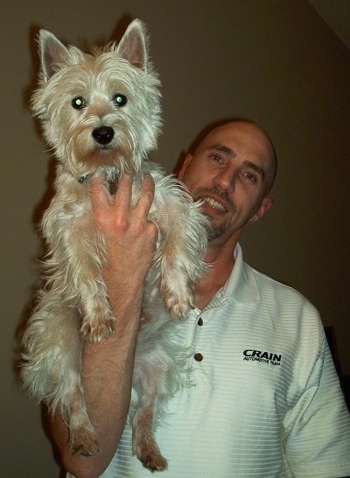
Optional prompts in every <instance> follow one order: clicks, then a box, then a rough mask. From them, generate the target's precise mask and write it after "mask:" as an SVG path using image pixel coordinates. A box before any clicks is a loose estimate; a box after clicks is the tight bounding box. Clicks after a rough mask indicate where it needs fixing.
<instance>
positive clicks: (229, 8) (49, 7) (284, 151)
mask: <svg viewBox="0 0 350 478" xmlns="http://www.w3.org/2000/svg"><path fill="white" fill-rule="evenodd" d="M330 1H331V0H330ZM133 17H140V18H141V19H143V20H144V21H145V22H146V24H147V25H148V27H149V31H150V34H151V52H152V56H153V59H154V62H155V64H156V67H157V70H158V71H159V73H160V77H161V80H162V83H163V95H164V101H163V105H164V120H165V127H164V133H163V135H162V137H161V139H160V142H159V150H158V154H157V155H156V156H155V157H156V158H157V159H158V160H159V161H160V162H162V163H163V164H164V165H165V166H166V167H167V168H168V169H169V170H171V169H172V168H173V167H174V165H175V163H176V160H177V158H178V157H179V155H180V153H181V151H182V150H185V149H186V148H187V147H188V146H189V144H190V143H191V140H192V139H193V137H194V136H195V135H196V133H197V132H198V131H199V130H200V129H201V128H202V127H204V126H206V125H207V124H208V123H210V122H211V121H213V120H218V119H221V118H223V117H226V116H241V117H242V116H243V117H247V118H251V119H255V120H256V121H257V122H259V123H261V125H263V126H264V127H265V128H266V129H267V130H268V131H269V132H270V134H271V136H272V138H273V140H274V142H275V145H276V149H277V151H278V156H279V159H280V169H279V176H278V181H277V184H276V187H275V189H274V196H275V200H276V204H275V206H274V208H273V209H272V210H271V212H270V213H269V215H268V217H266V219H265V220H264V221H263V222H262V223H260V224H257V225H252V226H249V229H248V230H247V232H246V234H245V236H244V238H243V241H242V242H243V245H244V247H245V257H246V260H247V261H248V262H250V263H251V264H252V265H253V266H255V267H256V268H258V269H260V270H263V271H264V272H266V273H268V274H270V275H272V276H273V277H275V278H277V279H279V280H281V281H283V282H286V283H288V284H290V285H291V286H293V287H295V288H297V289H299V290H300V291H301V292H302V293H303V294H304V295H306V296H307V297H308V298H309V299H310V300H311V301H312V302H313V303H314V304H315V305H316V306H317V307H318V308H319V310H320V312H321V314H322V317H323V321H324V323H325V324H327V325H334V326H335V329H336V335H337V340H338V348H339V355H340V359H341V363H342V366H343V370H344V372H346V373H348V374H349V373H350V351H349V350H350V348H349V329H350V325H349V309H350V303H349V297H350V294H349V264H350V261H349V226H350V222H349V213H348V209H347V207H348V204H349V199H350V197H349V191H350V187H349V180H350V174H349V173H350V133H349V132H350V117H349V111H350V91H349V85H350V52H349V51H348V50H346V48H345V47H344V46H343V45H342V44H341V43H340V41H339V40H338V39H337V38H336V37H335V36H334V34H333V33H332V32H331V31H330V30H329V28H328V27H327V26H326V24H325V23H324V22H323V21H322V20H321V19H320V17H319V16H318V15H317V14H316V13H315V11H314V10H313V9H312V7H311V6H310V5H309V4H308V3H307V1H306V0H290V1H287V0H215V1H210V0H190V1H188V0H187V1H185V0H176V1H175V0H173V1H171V0H104V1H103V2H101V1H97V0H75V1H73V0H72V1H69V0H61V1H56V0H55V1H54V0H42V1H39V0H37V1H35V0H32V1H31V0H28V1H22V0H5V2H3V3H2V9H1V19H0V32H1V33H0V35H1V41H0V49H1V56H0V58H1V59H2V73H1V108H0V111H1V117H0V122H1V127H0V142H1V159H0V167H1V174H0V180H1V188H0V193H1V205H2V219H1V224H2V234H1V241H2V242H3V246H2V248H1V250H2V267H1V321H0V326H1V334H0V337H1V339H0V340H1V346H0V354H1V382H0V383H1V393H0V400H1V406H0V414H1V423H0V430H1V436H0V475H1V477H2V478H10V477H11V478H13V477H16V478H21V477H25V478H44V477H45V478H47V477H56V476H58V467H57V466H56V465H55V463H54V460H53V457H52V453H51V449H50V445H49V443H48V441H47V440H46V438H45V434H44V432H43V429H42V426H41V421H40V413H39V409H38V407H37V406H36V405H35V404H34V403H31V402H29V401H28V400H27V399H26V398H25V397H23V396H22V395H21V394H20V392H19V390H18V387H17V384H16V382H15V377H14V373H13V359H14V349H15V332H16V329H17V327H18V326H19V324H20V322H21V320H22V319H23V317H24V316H25V314H26V309H27V307H28V304H29V303H30V300H31V297H32V291H33V287H34V286H35V283H36V277H35V264H34V257H35V256H36V254H37V252H38V250H39V241H38V237H37V235H36V232H35V229H34V224H33V222H34V221H37V220H38V217H39V215H40V211H41V205H42V204H43V203H44V202H45V198H46V197H47V193H48V182H47V176H48V171H49V166H50V161H49V159H48V155H47V154H45V152H44V149H45V146H44V144H43V142H42V141H41V139H40V138H39V137H38V135H37V129H36V127H35V124H34V122H33V120H32V119H31V117H30V114H29V112H28V108H27V104H26V99H27V93H28V90H30V89H31V88H32V86H33V80H34V71H35V70H34V66H36V65H37V57H36V54H35V51H36V45H35V43H34V39H33V35H34V34H35V33H36V32H37V30H38V28H39V27H44V28H46V29H48V30H51V31H53V32H54V33H55V34H56V35H57V36H59V37H60V38H61V39H63V40H65V41H69V42H71V43H74V44H78V45H80V46H82V45H83V44H84V42H85V41H88V42H94V41H98V40H102V41H103V40H108V39H110V37H111V35H112V34H113V33H116V34H117V36H118V38H119V36H120V33H121V30H122V29H123V28H124V26H125V24H126V23H127V20H128V19H130V18H133ZM51 169H52V164H51Z"/></svg>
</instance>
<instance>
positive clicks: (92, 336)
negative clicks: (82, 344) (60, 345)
mask: <svg viewBox="0 0 350 478" xmlns="http://www.w3.org/2000/svg"><path fill="white" fill-rule="evenodd" d="M114 323H115V319H114V318H113V317H112V318H107V319H104V320H100V319H99V320H98V321H96V323H95V322H90V321H88V320H85V321H84V322H83V324H82V325H81V327H80V333H81V334H82V336H83V337H84V339H85V340H87V341H88V342H94V343H98V342H103V341H104V340H106V339H107V338H108V337H109V336H110V335H111V334H112V333H113V331H114Z"/></svg>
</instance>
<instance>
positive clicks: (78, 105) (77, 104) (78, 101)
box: [72, 96, 86, 110]
mask: <svg viewBox="0 0 350 478" xmlns="http://www.w3.org/2000/svg"><path fill="white" fill-rule="evenodd" d="M72 106H73V108H75V109H76V110H82V109H83V108H85V107H86V101H85V99H84V98H83V97H82V96H77V97H76V98H73V99H72Z"/></svg>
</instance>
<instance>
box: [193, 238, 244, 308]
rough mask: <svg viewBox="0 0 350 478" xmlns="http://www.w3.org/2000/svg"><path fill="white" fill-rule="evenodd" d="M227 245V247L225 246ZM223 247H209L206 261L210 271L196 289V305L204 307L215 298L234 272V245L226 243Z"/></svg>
mask: <svg viewBox="0 0 350 478" xmlns="http://www.w3.org/2000/svg"><path fill="white" fill-rule="evenodd" d="M225 246H226V247H225ZM225 246H224V247H221V248H214V247H210V245H209V247H208V249H207V252H206V255H205V262H206V263H207V264H208V271H207V273H206V275H205V277H204V279H203V280H201V281H200V282H199V283H198V284H197V286H196V289H195V293H196V297H197V299H196V305H197V307H198V308H199V309H203V308H204V307H205V306H206V305H207V304H208V303H209V302H210V300H211V299H212V298H213V296H214V295H215V294H216V292H217V291H218V290H219V289H221V287H223V286H224V285H225V284H226V281H227V279H228V278H229V277H230V274H231V272H232V269H233V266H234V263H235V259H234V254H233V251H234V247H235V245H234V247H232V245H230V246H228V245H225Z"/></svg>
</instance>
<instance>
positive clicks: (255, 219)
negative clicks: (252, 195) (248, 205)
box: [249, 196, 274, 222]
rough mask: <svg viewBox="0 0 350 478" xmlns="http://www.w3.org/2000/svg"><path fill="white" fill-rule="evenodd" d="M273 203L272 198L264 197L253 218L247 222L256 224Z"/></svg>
mask: <svg viewBox="0 0 350 478" xmlns="http://www.w3.org/2000/svg"><path fill="white" fill-rule="evenodd" d="M273 202H274V201H273V199H272V198H270V197H267V196H266V197H264V199H263V200H262V202H261V205H260V207H259V209H258V211H257V212H256V213H255V214H254V216H253V217H252V218H251V219H250V221H249V222H258V221H259V220H260V219H261V218H262V217H263V216H264V215H265V214H266V213H267V211H268V210H269V209H270V207H271V206H272V204H273Z"/></svg>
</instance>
